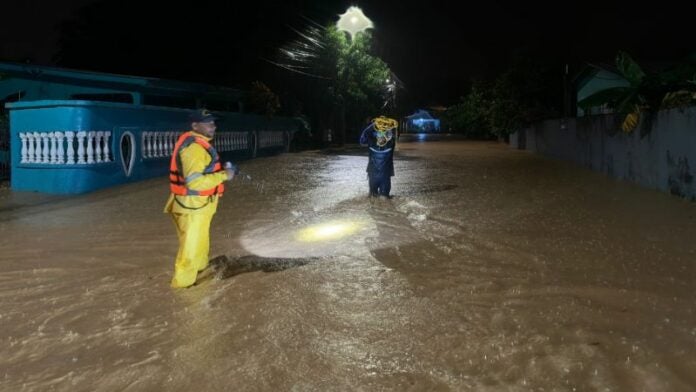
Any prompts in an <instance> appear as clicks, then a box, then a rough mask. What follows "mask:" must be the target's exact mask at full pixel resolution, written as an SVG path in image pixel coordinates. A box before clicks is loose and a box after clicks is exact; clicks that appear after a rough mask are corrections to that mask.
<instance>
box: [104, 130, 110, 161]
mask: <svg viewBox="0 0 696 392" xmlns="http://www.w3.org/2000/svg"><path fill="white" fill-rule="evenodd" d="M109 139H111V131H104V162H111V156H109V153H110V152H109Z"/></svg>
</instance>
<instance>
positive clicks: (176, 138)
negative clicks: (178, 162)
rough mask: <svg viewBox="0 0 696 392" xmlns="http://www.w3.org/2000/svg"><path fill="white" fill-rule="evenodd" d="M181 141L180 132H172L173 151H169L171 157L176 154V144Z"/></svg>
mask: <svg viewBox="0 0 696 392" xmlns="http://www.w3.org/2000/svg"><path fill="white" fill-rule="evenodd" d="M178 139H179V133H178V132H176V131H175V132H172V149H171V151H169V155H172V154H174V147H176V142H177V141H178Z"/></svg>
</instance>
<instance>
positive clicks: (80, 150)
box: [77, 131, 87, 165]
mask: <svg viewBox="0 0 696 392" xmlns="http://www.w3.org/2000/svg"><path fill="white" fill-rule="evenodd" d="M85 136H87V132H85V131H80V132H78V133H77V164H78V165H83V164H84V163H85V143H84V140H85Z"/></svg>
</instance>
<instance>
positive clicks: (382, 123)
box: [372, 116, 399, 132]
mask: <svg viewBox="0 0 696 392" xmlns="http://www.w3.org/2000/svg"><path fill="white" fill-rule="evenodd" d="M372 121H373V122H374V124H375V129H376V130H378V131H379V132H384V131H388V130H390V129H394V128H396V127H398V126H399V122H398V121H396V120H394V119H393V118H389V117H384V116H379V117H377V118H375V119H374V120H372Z"/></svg>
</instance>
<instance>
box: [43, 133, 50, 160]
mask: <svg viewBox="0 0 696 392" xmlns="http://www.w3.org/2000/svg"><path fill="white" fill-rule="evenodd" d="M41 142H42V143H41V144H42V150H41V152H42V153H43V155H42V157H41V163H51V156H50V154H51V145H50V143H51V139H49V138H48V132H43V133H41Z"/></svg>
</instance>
